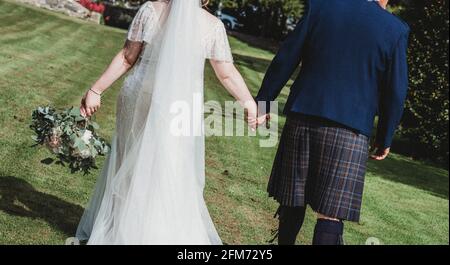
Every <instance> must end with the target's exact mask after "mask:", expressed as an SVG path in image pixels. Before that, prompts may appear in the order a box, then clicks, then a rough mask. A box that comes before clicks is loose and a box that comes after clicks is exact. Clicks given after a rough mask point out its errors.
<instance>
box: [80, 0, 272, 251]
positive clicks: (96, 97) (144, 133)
mask: <svg viewBox="0 0 450 265" xmlns="http://www.w3.org/2000/svg"><path fill="white" fill-rule="evenodd" d="M202 4H203V5H204V4H206V3H205V2H204V1H202V2H201V1H200V0H171V1H152V2H146V3H145V4H143V5H142V6H141V8H140V9H139V11H138V13H137V15H136V16H135V18H134V20H133V22H132V24H131V26H130V28H129V31H128V34H127V40H126V42H125V45H124V47H123V49H122V50H121V51H120V52H119V53H118V54H117V55H116V56H115V58H114V59H113V61H112V62H111V64H110V65H109V67H108V68H107V69H106V71H105V72H104V73H103V75H102V76H101V77H100V78H99V79H98V81H97V82H96V83H95V84H94V85H93V86H92V88H90V89H89V90H88V91H87V92H86V94H85V95H84V97H83V99H82V101H81V107H80V110H81V112H82V114H83V115H85V116H87V117H89V116H91V115H93V114H94V113H95V112H96V111H97V110H98V109H99V107H100V101H101V94H102V93H103V92H104V91H105V90H106V89H107V88H108V87H110V86H111V85H112V84H113V83H114V82H115V81H116V80H117V79H119V78H120V77H121V76H122V75H123V74H125V73H126V72H128V71H129V70H130V73H129V74H128V76H127V78H126V80H125V82H124V86H123V87H122V90H121V91H120V95H119V97H118V99H117V117H116V119H117V121H116V123H117V124H116V131H115V134H114V137H113V140H112V148H111V153H110V154H109V155H108V157H107V159H106V162H105V165H104V167H103V169H102V172H101V174H100V176H99V178H98V180H97V184H96V187H95V190H94V193H93V196H92V198H91V201H90V203H89V206H88V207H87V209H86V210H85V212H84V214H83V217H82V219H81V221H80V224H79V226H78V229H77V232H76V236H77V238H78V239H79V240H81V241H85V240H88V242H87V243H88V244H164V245H166V244H177V245H195V244H202V245H203V244H221V240H220V238H219V236H218V234H217V231H216V229H215V227H214V225H213V223H212V220H211V218H210V216H209V213H208V210H207V208H206V204H205V202H204V199H203V188H204V184H205V155H204V152H205V149H204V146H205V143H204V134H203V108H202V107H203V106H198V105H202V104H203V101H201V102H197V101H195V100H193V98H194V97H193V95H201V98H202V99H203V71H204V63H205V59H209V61H210V62H211V65H212V67H213V68H214V71H215V73H216V75H217V77H218V78H219V80H220V81H221V83H222V84H223V86H224V87H225V88H226V89H227V90H228V92H229V93H230V94H231V95H232V96H234V98H236V100H237V101H238V102H240V103H241V104H242V105H243V106H244V107H245V109H246V110H247V118H246V119H247V122H248V124H249V126H250V127H251V128H253V129H255V128H256V126H257V125H258V124H261V123H263V122H264V120H265V117H259V118H258V117H257V106H256V103H255V102H254V100H253V98H252V96H251V94H250V92H249V91H248V89H247V87H246V85H245V83H244V80H243V78H242V77H241V75H240V74H239V73H238V71H237V70H236V68H235V67H234V65H233V62H232V61H233V59H232V55H231V51H230V47H229V43H228V40H227V35H226V31H225V28H224V25H223V24H222V22H221V21H220V20H219V19H217V18H216V17H214V16H212V15H210V14H209V13H208V12H207V11H205V10H204V9H202ZM178 102H182V103H183V104H185V105H187V106H189V109H190V111H191V112H192V113H191V115H190V117H192V120H191V121H189V122H190V129H189V131H190V133H189V134H183V135H181V136H180V135H177V134H175V133H173V131H174V128H173V120H174V119H175V117H176V114H177V113H176V112H175V111H174V109H173V106H174V104H175V103H178ZM196 104H197V105H196ZM195 120H198V121H199V122H195ZM193 131H196V132H200V133H199V134H196V133H192V132H193Z"/></svg>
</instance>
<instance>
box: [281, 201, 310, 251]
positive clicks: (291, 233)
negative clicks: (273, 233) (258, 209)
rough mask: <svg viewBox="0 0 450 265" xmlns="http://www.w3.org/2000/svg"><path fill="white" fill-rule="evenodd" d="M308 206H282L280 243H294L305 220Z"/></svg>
mask: <svg viewBox="0 0 450 265" xmlns="http://www.w3.org/2000/svg"><path fill="white" fill-rule="evenodd" d="M305 212H306V207H289V206H282V205H281V206H280V209H279V215H280V216H279V218H280V223H279V227H278V245H294V244H295V240H296V238H297V235H298V233H299V231H300V228H301V227H302V225H303V221H304V220H305Z"/></svg>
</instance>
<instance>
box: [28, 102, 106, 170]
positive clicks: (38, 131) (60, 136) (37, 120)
mask: <svg viewBox="0 0 450 265" xmlns="http://www.w3.org/2000/svg"><path fill="white" fill-rule="evenodd" d="M30 128H31V129H32V130H34V132H35V135H33V136H32V138H33V140H34V141H36V146H37V145H42V146H45V147H47V148H48V149H49V150H50V151H51V152H52V153H53V154H54V155H56V158H57V159H56V163H57V164H60V165H63V166H65V165H66V164H67V165H68V166H69V168H70V169H71V172H72V173H75V172H78V171H83V172H84V173H85V174H86V173H89V170H90V169H92V168H97V167H96V165H95V158H96V157H97V156H99V155H101V156H103V155H106V154H107V153H108V151H109V148H110V147H109V145H108V144H107V143H106V141H105V140H104V139H103V138H101V137H99V136H98V135H97V133H96V130H98V129H99V126H98V124H97V123H96V122H93V121H91V120H89V119H87V118H85V117H83V116H82V115H81V113H80V109H79V108H74V107H71V108H69V109H66V110H63V111H57V110H56V109H54V108H52V107H48V106H47V107H38V108H37V109H35V110H34V111H33V113H32V121H31V125H30ZM45 160H47V162H48V163H52V162H53V161H55V160H54V159H52V158H48V159H45Z"/></svg>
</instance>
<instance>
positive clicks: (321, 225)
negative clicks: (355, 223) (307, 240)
mask: <svg viewBox="0 0 450 265" xmlns="http://www.w3.org/2000/svg"><path fill="white" fill-rule="evenodd" d="M343 233H344V223H343V222H342V221H334V220H328V219H317V224H316V227H315V228H314V238H313V245H343V244H344V242H343V240H342V235H343Z"/></svg>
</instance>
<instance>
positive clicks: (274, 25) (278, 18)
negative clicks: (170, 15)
mask: <svg viewBox="0 0 450 265" xmlns="http://www.w3.org/2000/svg"><path fill="white" fill-rule="evenodd" d="M219 4H221V7H223V8H224V9H225V10H235V11H237V12H236V13H240V14H245V15H242V16H241V17H240V18H239V19H240V20H241V23H243V24H244V28H243V31H245V32H247V33H250V34H252V35H257V36H260V37H265V38H272V39H277V40H279V39H282V38H283V37H284V36H285V35H286V33H287V31H286V22H287V19H288V18H289V19H292V20H294V21H297V20H298V19H299V18H300V16H301V14H302V12H303V6H304V1H301V0H235V1H233V0H213V1H211V7H212V9H216V8H218V6H219Z"/></svg>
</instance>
